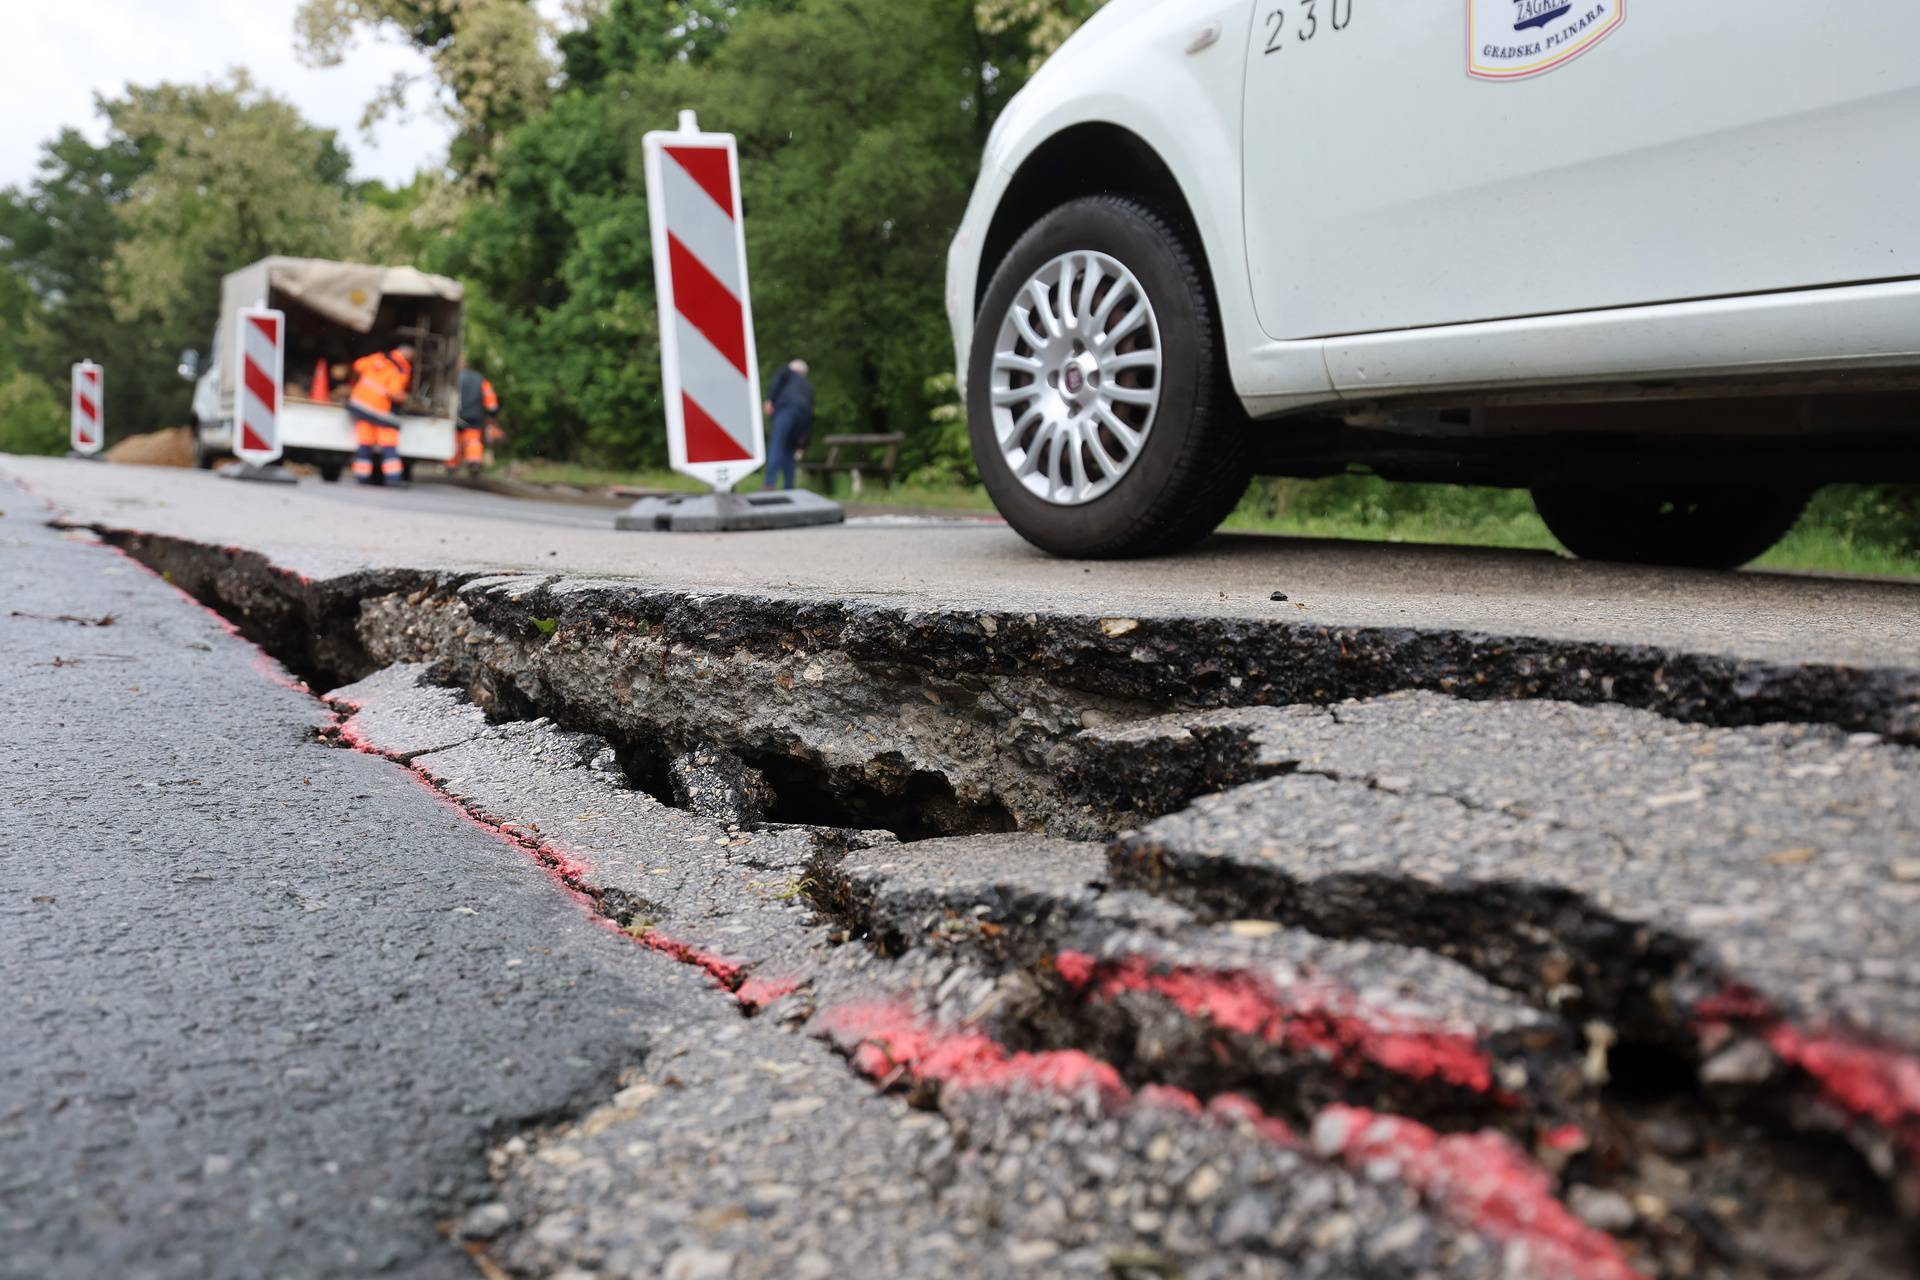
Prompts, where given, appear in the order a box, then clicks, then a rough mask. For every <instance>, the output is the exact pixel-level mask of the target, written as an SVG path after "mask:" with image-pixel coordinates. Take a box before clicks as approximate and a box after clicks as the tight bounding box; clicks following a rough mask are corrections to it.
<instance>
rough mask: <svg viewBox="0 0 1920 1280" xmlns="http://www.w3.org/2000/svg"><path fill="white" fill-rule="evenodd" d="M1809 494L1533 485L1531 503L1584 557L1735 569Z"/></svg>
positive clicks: (1794, 516) (1777, 532) (1778, 533)
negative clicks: (1544, 486) (1539, 486)
mask: <svg viewBox="0 0 1920 1280" xmlns="http://www.w3.org/2000/svg"><path fill="white" fill-rule="evenodd" d="M1812 497H1813V493H1812V491H1811V490H1808V489H1762V488H1750V487H1737V486H1736V487H1703V488H1695V489H1690V490H1685V491H1668V490H1660V489H1646V488H1631V489H1607V488H1587V487H1572V486H1567V487H1553V488H1540V489H1535V490H1534V491H1533V505H1534V507H1535V508H1536V509H1537V510H1538V511H1539V512H1540V518H1541V519H1542V520H1544V521H1546V523H1547V528H1548V529H1549V530H1551V531H1552V533H1553V536H1554V537H1556V538H1558V539H1559V540H1560V543H1561V545H1562V546H1564V547H1566V549H1567V550H1569V551H1571V552H1573V554H1575V555H1577V556H1579V557H1580V558H1581V559H1583V560H1618V561H1624V562H1626V563H1628V564H1656V565H1672V566H1676V567H1680V568H1690V569H1737V568H1739V567H1740V566H1741V565H1743V564H1747V563H1748V562H1750V561H1753V560H1757V559H1758V558H1760V557H1761V556H1763V555H1765V554H1766V553H1767V552H1768V551H1769V550H1770V549H1771V548H1772V547H1773V546H1774V544H1775V543H1777V542H1779V541H1780V539H1782V538H1784V537H1785V536H1786V535H1787V533H1788V531H1789V530H1791V529H1792V528H1793V526H1794V525H1795V524H1796V523H1797V522H1798V521H1799V519H1800V517H1801V516H1802V515H1803V514H1805V512H1806V509H1807V503H1808V502H1809V501H1810V500H1811V499H1812Z"/></svg>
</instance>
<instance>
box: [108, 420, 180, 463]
mask: <svg viewBox="0 0 1920 1280" xmlns="http://www.w3.org/2000/svg"><path fill="white" fill-rule="evenodd" d="M107 461H109V462H124V463H127V464H129V465H131V466H136V467H190V466H192V465H193V428H192V427H168V428H167V429H166V430H164V431H153V432H149V433H148V434H146V435H144V436H128V437H127V438H126V439H125V440H122V441H121V442H120V443H119V444H116V445H114V446H113V447H112V448H110V449H108V450H107Z"/></svg>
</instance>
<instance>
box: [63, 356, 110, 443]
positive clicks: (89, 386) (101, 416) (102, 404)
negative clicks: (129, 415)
mask: <svg viewBox="0 0 1920 1280" xmlns="http://www.w3.org/2000/svg"><path fill="white" fill-rule="evenodd" d="M71 418H72V439H73V451H74V452H75V453H86V454H94V453H98V452H100V450H101V449H102V448H103V447H105V445H106V443H107V375H106V372H105V371H104V370H102V369H101V368H100V366H99V365H97V364H95V363H94V362H93V361H91V360H82V361H81V362H80V363H79V364H76V365H75V366H73V411H72V414H71Z"/></svg>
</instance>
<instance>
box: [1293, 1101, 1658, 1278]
mask: <svg viewBox="0 0 1920 1280" xmlns="http://www.w3.org/2000/svg"><path fill="white" fill-rule="evenodd" d="M1313 1146H1314V1150H1315V1151H1316V1152H1318V1153H1319V1154H1320V1155H1321V1156H1323V1157H1326V1158H1329V1159H1331V1158H1335V1157H1338V1158H1339V1159H1342V1160H1344V1161H1345V1162H1346V1163H1347V1164H1348V1165H1349V1166H1351V1167H1352V1168H1353V1169H1355V1170H1357V1171H1358V1172H1360V1173H1362V1174H1365V1175H1366V1176H1368V1177H1370V1178H1373V1179H1375V1180H1376V1181H1387V1180H1392V1181H1396V1182H1404V1183H1406V1184H1407V1185H1408V1186H1410V1187H1412V1188H1413V1189H1414V1191H1416V1192H1417V1193H1418V1194H1419V1196H1420V1198H1421V1199H1422V1200H1424V1201H1425V1202H1426V1203H1427V1204H1429V1205H1431V1206H1432V1207H1433V1208H1435V1209H1437V1210H1439V1211H1440V1212H1442V1213H1444V1214H1446V1215H1447V1216H1448V1217H1450V1218H1453V1219H1454V1220H1455V1221H1457V1222H1461V1223H1463V1224H1464V1225H1466V1226H1469V1227H1471V1228H1472V1229H1473V1230H1475V1231H1477V1232H1479V1233H1480V1234H1482V1235H1484V1236H1487V1237H1489V1238H1491V1239H1494V1240H1498V1241H1501V1242H1502V1243H1508V1244H1516V1245H1522V1246H1524V1247H1525V1248H1526V1250H1527V1255H1528V1260H1529V1262H1530V1264H1531V1265H1530V1266H1529V1267H1528V1268H1527V1270H1529V1271H1530V1272H1532V1273H1533V1274H1535V1275H1539V1276H1543V1277H1548V1276H1550V1277H1554V1280H1642V1277H1641V1273H1640V1272H1638V1271H1636V1270H1634V1268H1633V1267H1632V1266H1631V1265H1629V1264H1628V1262H1627V1260H1626V1257H1625V1256H1624V1255H1623V1254H1622V1253H1621V1252H1620V1246H1619V1245H1618V1244H1617V1243H1616V1242H1615V1241H1614V1240H1613V1239H1612V1237H1610V1236H1607V1235H1605V1234H1603V1233H1602V1232H1599V1231H1595V1230H1594V1229H1593V1228H1592V1227H1589V1226H1587V1225H1586V1224H1585V1223H1583V1222H1581V1221H1580V1220H1579V1219H1578V1218H1576V1217H1574V1216H1573V1214H1572V1213H1571V1212H1569V1211H1568V1209H1567V1207H1566V1206H1565V1205H1563V1204H1561V1203H1560V1202H1559V1201H1558V1200H1557V1199H1555V1198H1554V1195H1553V1180H1552V1179H1551V1178H1550V1177H1548V1175H1547V1172H1546V1170H1544V1169H1542V1168H1540V1167H1539V1166H1538V1165H1536V1164H1534V1163H1533V1162H1532V1161H1530V1160H1528V1159H1527V1158H1526V1156H1525V1155H1523V1154H1522V1153H1521V1151H1520V1149H1519V1148H1518V1147H1516V1146H1514V1144H1513V1143H1512V1141H1511V1140H1509V1139H1508V1138H1507V1137H1505V1136H1504V1135H1502V1134H1498V1133H1472V1134H1449V1135H1445V1136H1442V1135H1441V1134H1438V1133H1435V1132H1434V1131H1433V1130H1432V1129H1429V1128H1428V1127H1427V1126H1426V1125H1423V1124H1420V1123H1419V1122H1418V1121H1414V1120H1408V1119H1406V1118H1404V1117H1401V1116H1392V1115H1382V1114H1380V1113H1379V1112H1375V1111H1368V1110H1366V1109H1365V1108H1362V1107H1346V1106H1331V1107H1328V1108H1327V1109H1326V1110H1325V1111H1322V1112H1321V1113H1320V1116H1319V1118H1318V1119H1317V1120H1315V1121H1314V1125H1313Z"/></svg>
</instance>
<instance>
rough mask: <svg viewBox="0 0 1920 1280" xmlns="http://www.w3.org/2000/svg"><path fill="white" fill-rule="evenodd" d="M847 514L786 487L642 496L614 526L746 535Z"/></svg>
mask: <svg viewBox="0 0 1920 1280" xmlns="http://www.w3.org/2000/svg"><path fill="white" fill-rule="evenodd" d="M846 518H847V513H846V511H845V510H843V509H842V508H841V506H840V504H839V503H837V502H835V501H833V499H831V498H823V497H821V496H820V495H819V494H817V493H810V492H808V491H807V490H805V489H789V490H787V491H785V492H777V491H776V492H772V493H690V494H685V495H679V494H676V495H674V496H672V497H666V498H642V499H640V501H638V502H636V503H634V504H633V505H632V506H631V507H629V508H627V511H626V513H625V514H624V515H622V516H621V517H620V518H619V519H617V520H615V521H614V522H613V527H614V528H616V529H622V530H625V531H627V532H629V533H749V532H758V531H765V530H768V529H805V528H808V527H810V526H813V525H824V524H842V523H844V522H845V521H846Z"/></svg>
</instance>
